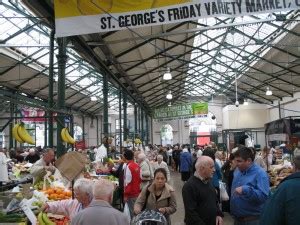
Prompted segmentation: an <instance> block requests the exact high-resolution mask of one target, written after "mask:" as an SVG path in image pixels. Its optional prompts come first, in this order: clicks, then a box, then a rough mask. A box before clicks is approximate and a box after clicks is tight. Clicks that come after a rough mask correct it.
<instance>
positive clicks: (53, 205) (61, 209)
mask: <svg viewBox="0 0 300 225" xmlns="http://www.w3.org/2000/svg"><path fill="white" fill-rule="evenodd" d="M47 204H48V205H49V208H48V210H47V212H50V213H53V214H60V215H64V216H66V217H68V218H70V220H71V221H72V219H73V218H74V217H75V216H76V215H77V213H78V212H79V211H81V210H82V209H83V207H82V204H81V203H80V202H79V201H78V200H77V199H67V200H61V201H55V202H48V203H47Z"/></svg>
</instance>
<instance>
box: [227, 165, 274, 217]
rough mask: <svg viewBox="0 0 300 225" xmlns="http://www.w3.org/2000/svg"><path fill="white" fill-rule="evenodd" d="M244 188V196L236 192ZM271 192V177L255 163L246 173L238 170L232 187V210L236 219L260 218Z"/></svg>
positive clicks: (235, 172)
mask: <svg viewBox="0 0 300 225" xmlns="http://www.w3.org/2000/svg"><path fill="white" fill-rule="evenodd" d="M240 186H242V190H243V191H242V194H241V195H239V194H237V193H236V192H235V189H236V188H237V187H240ZM269 191H270V185H269V177H268V175H267V173H266V172H265V171H264V170H263V169H262V168H261V167H260V166H258V165H256V164H255V163H253V164H252V165H251V166H250V167H249V168H248V169H247V170H246V171H243V172H241V171H240V170H238V169H236V170H235V171H234V177H233V182H232V187H231V198H230V210H231V213H232V215H233V216H234V217H247V216H260V214H261V212H262V209H263V206H264V204H265V202H266V201H267V199H268V195H269Z"/></svg>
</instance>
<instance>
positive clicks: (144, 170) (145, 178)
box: [137, 153, 153, 190]
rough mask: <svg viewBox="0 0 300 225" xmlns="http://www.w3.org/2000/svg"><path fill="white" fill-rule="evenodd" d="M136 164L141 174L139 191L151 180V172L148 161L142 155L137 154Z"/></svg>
mask: <svg viewBox="0 0 300 225" xmlns="http://www.w3.org/2000/svg"><path fill="white" fill-rule="evenodd" d="M137 163H138V164H139V166H140V174H141V181H142V182H141V190H142V189H143V188H144V187H146V186H147V185H148V184H149V183H150V181H151V180H152V179H153V170H152V167H151V165H150V162H149V160H148V159H147V158H146V155H145V154H144V153H140V154H138V156H137Z"/></svg>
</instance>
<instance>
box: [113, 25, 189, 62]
mask: <svg viewBox="0 0 300 225" xmlns="http://www.w3.org/2000/svg"><path fill="white" fill-rule="evenodd" d="M187 23H188V22H183V23H179V24H176V25H175V26H173V27H171V28H170V29H167V30H166V32H170V31H173V30H175V29H177V28H178V27H181V26H182V25H185V24H187ZM156 38H157V37H152V38H147V40H145V41H143V42H141V43H139V44H137V45H135V46H134V47H131V48H129V49H127V50H125V51H123V52H121V53H119V54H117V55H116V56H115V57H116V58H120V57H121V56H123V55H126V54H128V53H129V52H131V51H133V50H135V49H137V48H139V47H142V46H143V45H145V44H148V43H149V42H151V41H153V40H155V39H156Z"/></svg>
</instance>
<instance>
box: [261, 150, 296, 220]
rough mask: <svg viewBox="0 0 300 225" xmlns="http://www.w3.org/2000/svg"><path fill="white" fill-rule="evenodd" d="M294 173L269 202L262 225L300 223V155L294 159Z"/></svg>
mask: <svg viewBox="0 0 300 225" xmlns="http://www.w3.org/2000/svg"><path fill="white" fill-rule="evenodd" d="M293 164H294V173H293V174H292V175H290V176H288V177H286V178H285V179H284V180H282V181H281V183H280V184H279V186H278V187H277V189H276V191H275V193H274V194H273V195H272V196H271V198H270V199H269V200H268V201H267V203H266V205H265V207H264V210H263V213H262V215H261V218H260V221H259V224H260V225H295V224H299V221H300V214H299V208H300V191H299V190H300V155H297V156H295V158H294V162H293Z"/></svg>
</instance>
